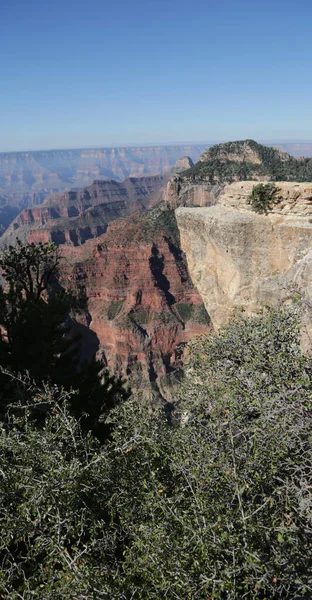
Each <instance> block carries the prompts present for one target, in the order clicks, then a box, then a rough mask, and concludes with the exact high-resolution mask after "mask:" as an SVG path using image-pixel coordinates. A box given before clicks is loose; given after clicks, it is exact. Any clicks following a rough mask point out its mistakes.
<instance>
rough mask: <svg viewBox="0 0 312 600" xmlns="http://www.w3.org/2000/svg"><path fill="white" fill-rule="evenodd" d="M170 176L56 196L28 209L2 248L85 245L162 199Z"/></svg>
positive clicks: (108, 183) (97, 185)
mask: <svg viewBox="0 0 312 600" xmlns="http://www.w3.org/2000/svg"><path fill="white" fill-rule="evenodd" d="M168 177H169V175H168V176H167V175H155V176H150V177H138V178H135V177H128V178H127V179H125V181H123V182H122V183H119V182H117V181H114V180H111V179H110V180H105V181H98V180H96V181H94V182H93V184H92V185H91V186H89V187H87V188H84V189H82V190H79V191H69V192H63V193H58V194H52V195H51V196H50V197H49V198H47V200H46V201H45V202H44V204H43V205H41V206H37V207H35V208H29V209H27V210H24V211H22V212H21V213H20V215H18V217H17V218H16V219H15V220H14V222H13V223H12V224H11V226H10V227H9V228H8V229H7V231H6V233H5V235H4V236H3V238H2V245H3V244H8V243H14V242H15V239H16V238H17V237H18V238H19V239H21V240H22V241H26V240H28V241H30V242H32V241H34V242H36V241H53V242H55V243H56V244H57V245H59V244H65V243H66V244H74V245H78V244H80V243H84V242H85V241H86V240H87V239H89V238H92V237H97V236H98V235H101V234H102V233H104V231H105V230H106V228H107V224H108V223H110V222H111V221H113V220H116V219H118V218H120V217H122V216H126V215H129V214H131V213H133V212H135V211H144V210H146V209H148V208H150V207H151V206H154V205H155V204H157V202H159V201H160V200H161V198H162V186H164V185H165V184H166V182H167V181H168Z"/></svg>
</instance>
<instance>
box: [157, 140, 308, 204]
mask: <svg viewBox="0 0 312 600" xmlns="http://www.w3.org/2000/svg"><path fill="white" fill-rule="evenodd" d="M246 180H253V181H294V182H306V181H311V180H312V159H311V158H306V159H303V160H297V159H295V158H293V157H292V156H290V155H289V154H287V153H286V152H282V151H281V150H278V149H276V148H272V147H267V146H262V145H261V144H258V143H257V142H255V141H254V140H244V141H241V142H228V143H226V144H217V145H215V146H212V147H210V148H207V150H205V152H204V153H203V154H202V155H201V157H200V159H199V161H198V163H197V164H196V165H194V166H193V167H191V168H190V169H187V170H186V171H184V172H183V173H181V174H178V175H176V176H175V177H174V178H172V180H171V181H170V182H169V183H168V186H167V192H166V199H167V202H168V203H169V205H170V206H171V207H173V208H177V207H178V206H209V205H211V204H214V203H215V202H216V201H217V198H218V197H219V195H220V194H221V192H222V191H223V188H224V186H225V185H227V184H229V183H232V182H235V181H237V182H239V181H246Z"/></svg>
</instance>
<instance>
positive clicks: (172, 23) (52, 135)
mask: <svg viewBox="0 0 312 600" xmlns="http://www.w3.org/2000/svg"><path fill="white" fill-rule="evenodd" d="M311 22H312V2H311V0H296V1H295V0H196V1H193V2H192V1H191V0H187V1H185V0H115V1H107V0H88V1H86V0H83V1H82V0H40V1H39V0H3V1H2V2H0V151H10V150H27V149H29V150H31V149H43V148H70V147H84V146H109V145H123V144H139V143H142V144H144V143H158V142H166V141H168V142H172V141H201V140H202V141H209V140H230V139H243V138H246V137H249V138H255V139H258V140H312V118H311V117H312V101H311V98H312V77H311V67H312V61H311V58H312V39H311Z"/></svg>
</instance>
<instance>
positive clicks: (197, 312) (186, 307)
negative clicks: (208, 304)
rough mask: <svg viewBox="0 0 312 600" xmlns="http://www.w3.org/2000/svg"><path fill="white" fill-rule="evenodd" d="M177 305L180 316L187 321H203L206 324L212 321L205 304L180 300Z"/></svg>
mask: <svg viewBox="0 0 312 600" xmlns="http://www.w3.org/2000/svg"><path fill="white" fill-rule="evenodd" d="M175 307H176V309H177V312H178V314H179V316H180V318H181V319H182V321H184V322H185V323H186V322H187V321H191V322H193V323H203V324H206V325H208V324H209V323H210V319H209V315H208V313H207V311H206V309H205V306H204V304H199V305H194V304H186V303H184V302H178V303H177V304H176V305H175Z"/></svg>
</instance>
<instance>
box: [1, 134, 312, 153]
mask: <svg viewBox="0 0 312 600" xmlns="http://www.w3.org/2000/svg"><path fill="white" fill-rule="evenodd" d="M244 139H246V140H247V139H253V138H250V137H249V138H248V137H247V138H244ZM236 141H243V140H242V139H240V140H238V139H223V140H197V141H196V140H195V141H194V140H192V141H188V140H186V141H168V142H150V143H140V142H137V143H132V144H131V143H129V144H106V145H99V146H80V147H79V146H76V147H73V146H72V147H67V146H64V147H58V148H56V147H55V148H33V149H29V148H23V149H15V150H0V155H1V154H25V153H26V154H27V153H36V152H58V151H64V152H66V151H68V152H71V151H79V150H106V149H107V150H109V149H114V148H115V149H118V148H149V147H150V148H157V147H161V146H164V147H169V146H173V147H174V146H205V144H207V145H214V144H222V143H226V142H236ZM254 141H256V142H258V143H259V144H263V145H266V144H268V145H270V146H271V145H273V144H298V145H304V144H312V138H311V139H309V140H303V139H301V140H298V139H279V140H278V139H276V140H254Z"/></svg>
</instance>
